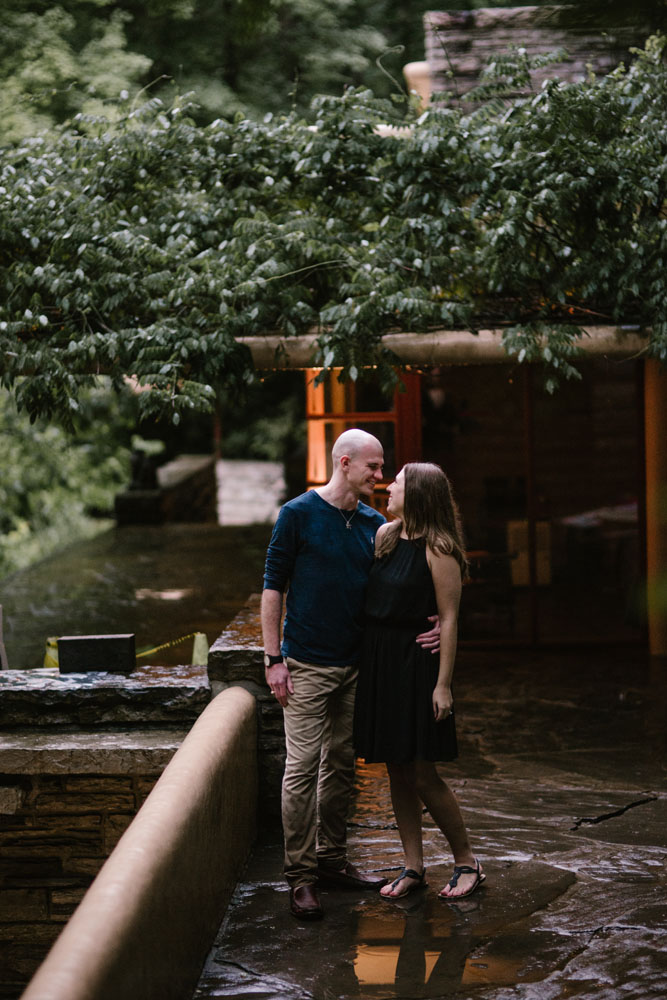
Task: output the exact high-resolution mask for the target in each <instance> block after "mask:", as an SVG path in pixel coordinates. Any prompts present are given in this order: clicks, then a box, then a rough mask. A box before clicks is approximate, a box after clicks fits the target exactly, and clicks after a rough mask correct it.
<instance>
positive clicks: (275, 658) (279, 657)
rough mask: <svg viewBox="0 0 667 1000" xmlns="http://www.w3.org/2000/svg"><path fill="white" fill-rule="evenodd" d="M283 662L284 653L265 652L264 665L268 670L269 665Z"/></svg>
mask: <svg viewBox="0 0 667 1000" xmlns="http://www.w3.org/2000/svg"><path fill="white" fill-rule="evenodd" d="M282 662H283V654H282V653H277V654H276V653H264V666H265V668H266V669H267V670H268V669H269V667H272V666H273V665H274V664H276V663H282Z"/></svg>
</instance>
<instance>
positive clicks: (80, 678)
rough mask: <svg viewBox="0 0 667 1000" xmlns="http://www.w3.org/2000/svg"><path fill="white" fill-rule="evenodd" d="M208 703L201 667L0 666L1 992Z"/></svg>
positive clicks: (51, 929)
mask: <svg viewBox="0 0 667 1000" xmlns="http://www.w3.org/2000/svg"><path fill="white" fill-rule="evenodd" d="M209 700H210V687H209V684H208V680H207V677H206V670H205V668H203V667H194V666H184V667H176V668H171V669H170V670H169V671H167V670H165V669H164V668H160V667H142V668H141V669H139V670H137V671H135V672H134V673H133V674H132V675H131V678H127V677H125V678H123V677H122V676H121V675H112V674H103V673H101V672H96V673H91V674H86V675H84V674H69V675H63V676H62V677H61V676H59V675H58V672H57V671H48V670H33V671H13V670H3V671H0V724H1V725H2V735H1V736H0V968H1V969H2V976H0V997H1V998H2V1000H9V998H15V997H18V996H20V994H21V992H22V990H23V988H24V987H25V985H26V983H27V982H28V980H29V979H30V978H31V976H32V975H33V973H34V972H35V970H36V968H37V966H38V965H39V964H40V963H41V961H42V960H43V959H44V957H45V955H46V953H47V951H48V950H49V948H50V946H51V944H52V943H53V942H54V940H55V938H56V937H57V936H58V934H59V933H60V931H61V930H62V927H63V925H64V924H65V923H66V922H67V920H68V919H69V917H70V916H71V914H72V913H73V911H74V910H75V908H76V907H77V905H78V904H79V902H80V901H81V899H82V898H83V895H84V893H85V892H86V890H87V888H88V886H89V885H90V884H91V882H92V881H93V879H94V878H95V876H96V875H97V873H98V872H99V870H100V868H101V867H102V865H103V863H104V861H105V860H106V859H107V858H108V856H109V855H110V853H111V851H112V850H113V849H114V847H115V846H116V844H117V843H118V841H119V840H120V838H121V836H122V835H123V833H124V832H125V830H126V829H127V827H128V826H129V825H130V823H131V822H132V820H133V818H134V817H135V815H136V814H137V812H138V810H139V809H140V808H141V806H142V804H143V802H144V801H145V799H146V798H147V796H148V794H149V793H150V791H151V789H152V788H153V785H154V784H155V782H156V781H157V779H158V778H159V776H160V774H161V773H162V771H163V770H164V768H165V767H166V765H167V764H168V763H169V761H170V760H171V758H172V756H173V755H174V753H175V752H176V750H177V749H178V747H179V746H180V744H181V743H182V741H183V739H184V738H185V736H186V735H187V732H188V730H189V729H190V726H191V725H192V723H193V722H194V721H195V720H196V718H197V717H198V715H199V713H200V712H201V711H202V710H203V708H204V707H205V706H206V705H207V704H208V702H209ZM149 706H150V708H149ZM96 719H97V725H95V720H96Z"/></svg>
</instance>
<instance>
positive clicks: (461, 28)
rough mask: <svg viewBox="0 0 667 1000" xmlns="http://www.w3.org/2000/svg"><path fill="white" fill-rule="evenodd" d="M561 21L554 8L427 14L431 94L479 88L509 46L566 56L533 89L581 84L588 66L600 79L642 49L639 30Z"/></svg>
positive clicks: (536, 77) (455, 94)
mask: <svg viewBox="0 0 667 1000" xmlns="http://www.w3.org/2000/svg"><path fill="white" fill-rule="evenodd" d="M570 11H571V8H570ZM564 17H565V11H564V9H563V7H560V6H555V5H554V6H550V7H505V8H498V7H496V8H484V9H480V10H461V11H427V13H426V14H425V15H424V35H425V47H426V60H427V62H428V65H429V71H430V76H431V92H432V93H434V94H435V93H438V92H446V93H447V94H449V95H450V97H451V99H452V100H458V99H459V98H460V97H462V96H463V95H464V94H465V93H467V92H468V91H469V90H471V89H472V88H473V87H475V86H477V85H478V84H479V82H480V75H481V72H482V70H483V68H484V66H485V65H486V63H487V62H488V61H490V60H491V59H492V58H493V57H494V56H496V55H498V54H499V53H503V52H507V50H508V49H509V48H512V47H513V48H522V49H525V51H526V53H527V54H528V55H529V56H534V55H544V54H546V53H548V52H553V51H555V50H557V49H565V50H566V51H567V53H568V57H567V59H566V60H565V61H564V62H560V63H554V64H552V65H549V66H547V67H544V68H542V69H539V70H536V71H535V72H534V73H532V75H531V83H532V88H533V90H539V89H540V86H541V84H542V82H543V80H545V79H547V78H550V77H558V78H559V79H562V80H569V81H579V80H583V79H585V78H586V75H587V73H588V67H589V66H590V67H591V68H592V69H593V70H594V72H595V73H596V74H597V75H600V76H603V75H605V74H606V73H609V72H610V70H612V69H613V68H614V67H615V66H617V65H618V63H619V62H621V61H622V60H624V59H627V58H629V53H628V50H629V48H630V46H632V45H641V44H642V43H643V39H644V37H645V35H643V34H642V33H641V32H640V31H638V30H637V29H627V28H615V29H613V30H611V29H610V30H606V31H604V32H602V31H595V30H593V29H592V27H591V26H590V25H587V26H577V25H576V24H572V23H571V21H566V20H565V19H564Z"/></svg>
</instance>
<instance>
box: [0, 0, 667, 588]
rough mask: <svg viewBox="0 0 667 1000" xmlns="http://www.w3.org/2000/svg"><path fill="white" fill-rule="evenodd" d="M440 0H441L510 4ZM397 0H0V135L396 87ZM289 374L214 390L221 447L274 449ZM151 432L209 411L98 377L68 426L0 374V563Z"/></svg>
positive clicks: (198, 423)
mask: <svg viewBox="0 0 667 1000" xmlns="http://www.w3.org/2000/svg"><path fill="white" fill-rule="evenodd" d="M514 5H516V4H514V3H511V2H501V3H494V2H492V0H491V2H490V0H480V2H477V3H476V2H472V3H470V2H469V3H467V4H465V5H464V3H463V2H462V0H445V2H441V3H438V4H437V5H436V6H437V8H438V9H440V10H448V9H460V8H461V7H462V6H467V7H469V8H470V7H476V6H478V7H481V6H485V7H490V6H514ZM433 6H434V5H433V4H429V3H425V2H419V0H408V2H402V3H392V2H391V0H356V2H351V0H287V2H281V0H237V2H234V0H148V2H139V0H136V2H132V0H126V2H121V3H117V2H107V0H64V2H61V3H58V4H52V3H50V2H30V3H28V2H21V0H5V3H4V4H3V12H2V15H1V18H2V22H1V28H2V30H0V80H1V81H2V86H1V87H0V110H1V112H2V113H1V114H0V147H2V155H3V156H4V157H7V156H8V155H10V153H11V151H12V150H13V149H16V148H17V147H18V146H19V145H20V144H21V143H22V142H24V141H25V140H26V139H29V138H30V137H33V136H36V135H38V134H40V133H44V132H46V133H49V132H53V131H54V130H57V129H58V128H60V127H62V126H63V125H65V126H66V125H67V123H68V122H69V121H71V120H72V119H73V118H74V116H76V115H78V114H83V115H86V116H95V115H97V114H100V113H107V112H108V108H109V102H112V104H113V102H117V101H118V100H119V99H122V100H126V101H132V100H139V99H141V98H142V97H145V96H146V95H148V96H149V97H161V98H162V99H163V101H164V102H165V103H166V104H169V103H171V102H173V100H174V98H175V97H176V95H182V94H186V93H187V94H189V95H191V103H190V106H189V114H190V115H191V117H192V119H193V121H194V122H195V123H196V124H199V125H207V124H208V123H209V122H211V121H212V120H213V119H220V118H222V119H227V120H229V121H232V120H236V121H239V120H241V119H243V120H247V121H261V120H262V119H264V118H265V117H266V116H267V115H280V114H283V113H287V112H292V113H294V112H296V113H298V114H301V115H302V116H303V117H304V119H305V120H307V119H308V116H309V115H312V114H313V111H312V110H311V108H312V102H313V99H314V98H315V97H316V95H318V94H333V95H338V94H340V93H342V91H343V90H344V89H345V88H348V87H363V88H368V89H369V90H371V91H373V93H374V94H375V95H377V96H378V97H385V98H386V97H390V96H391V95H392V94H394V95H395V94H397V93H398V92H399V91H400V90H401V89H402V88H403V86H404V85H403V83H402V76H401V68H402V66H403V65H404V64H405V63H406V62H409V61H412V60H417V59H422V58H423V56H424V48H423V24H422V17H423V14H424V12H425V11H426V10H428V9H430V8H432V7H433ZM577 6H578V8H579V10H578V13H579V16H580V18H584V19H586V18H588V19H589V21H590V23H591V24H592V25H596V26H600V27H601V28H602V27H604V26H605V25H607V26H611V25H613V24H614V23H615V22H617V21H618V20H619V19H620V20H622V21H623V22H625V23H627V21H628V19H629V18H630V19H635V20H636V21H637V23H640V24H643V25H647V26H649V27H650V28H660V27H663V24H662V20H663V14H664V4H661V3H655V2H652V0H639V2H638V3H636V4H634V5H633V8H632V11H631V12H628V11H627V10H626V9H624V8H625V7H626V5H625V4H624V3H621V2H619V0H612V2H611V3H610V2H605V3H601V2H600V0H587V2H584V3H581V4H579V5H577ZM302 393H303V380H302V376H301V375H297V376H296V377H292V378H291V379H290V378H289V377H286V376H281V377H280V380H279V381H278V380H277V379H275V378H271V377H269V378H268V379H266V380H264V381H263V382H262V383H260V382H259V381H255V382H254V383H252V384H246V385H241V386H239V387H237V388H236V389H234V390H231V389H229V390H228V391H223V390H221V391H220V392H219V395H218V399H217V413H218V417H219V419H220V420H221V423H222V427H223V446H224V453H225V455H227V456H228V457H235V456H243V457H257V458H272V459H277V460H284V459H285V457H286V456H287V454H288V453H289V452H290V450H293V449H294V447H295V441H296V440H298V438H299V435H300V421H301V419H302V414H303V401H302ZM147 439H150V440H158V441H160V442H162V444H163V446H164V453H163V454H164V457H165V458H168V457H170V456H171V455H172V454H174V453H176V452H178V451H182V450H209V449H210V446H211V441H212V431H211V417H210V416H207V415H204V416H202V415H196V414H194V413H193V414H191V415H189V416H188V417H187V419H186V420H184V421H183V422H181V423H180V424H179V425H178V426H176V425H175V424H174V423H173V421H166V420H160V419H158V418H156V417H151V418H150V419H147V418H145V417H143V418H142V416H141V414H140V412H139V410H138V403H137V397H136V395H134V394H133V393H132V392H130V391H129V390H125V391H120V392H118V391H113V392H112V391H111V389H110V388H109V387H108V386H106V385H105V384H104V382H103V381H102V382H100V383H98V384H97V385H96V386H95V387H92V388H90V389H89V390H88V391H87V392H86V393H83V394H82V395H80V396H79V398H78V402H77V404H76V408H75V412H72V413H71V414H70V420H69V427H68V428H67V429H65V428H64V427H63V426H62V425H61V424H59V423H52V422H51V421H48V420H45V419H43V418H37V419H34V414H33V419H32V420H31V419H30V418H29V417H28V416H27V415H26V414H25V413H24V412H19V411H17V408H16V406H15V402H14V397H13V395H11V394H10V393H9V392H8V391H6V390H0V455H1V456H2V458H1V463H2V477H1V478H0V577H4V576H6V575H7V574H9V573H11V572H13V571H15V570H17V569H20V568H22V567H23V566H25V565H27V564H29V563H31V562H34V561H35V560H36V559H39V558H41V557H43V556H44V555H46V554H48V553H50V552H51V551H53V550H54V549H56V548H58V547H59V546H60V545H62V544H63V543H64V542H65V541H72V540H73V539H74V538H76V537H81V536H83V535H86V534H90V533H93V532H95V531H97V530H100V528H101V527H105V526H106V525H107V524H108V523H109V522H108V520H105V518H108V517H109V516H110V513H111V510H112V502H113V495H114V493H115V492H116V491H117V490H118V489H119V488H121V487H122V486H123V485H125V484H126V483H127V481H128V479H129V466H130V460H129V457H130V448H131V447H132V445H133V444H134V446H135V447H139V448H142V447H150V446H151V445H150V444H146V441H147Z"/></svg>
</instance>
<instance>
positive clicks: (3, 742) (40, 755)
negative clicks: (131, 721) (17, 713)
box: [0, 729, 188, 791]
mask: <svg viewBox="0 0 667 1000" xmlns="http://www.w3.org/2000/svg"><path fill="white" fill-rule="evenodd" d="M187 733H188V730H187V729H154V730H144V731H137V730H118V731H113V732H111V731H100V730H98V729H97V730H92V729H90V730H83V731H79V732H58V733H48V732H44V730H43V729H40V730H36V729H35V730H24V731H22V732H17V733H5V734H3V735H2V736H0V774H51V775H55V774H127V775H146V774H159V773H161V772H162V771H163V770H164V768H165V767H166V766H167V764H168V763H169V761H170V760H171V758H172V757H173V755H174V754H175V752H176V751H177V750H178V748H179V747H180V745H181V743H182V742H183V740H184V739H185V737H186V736H187ZM7 791H9V789H7Z"/></svg>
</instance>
